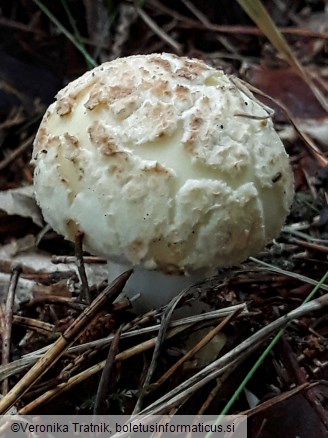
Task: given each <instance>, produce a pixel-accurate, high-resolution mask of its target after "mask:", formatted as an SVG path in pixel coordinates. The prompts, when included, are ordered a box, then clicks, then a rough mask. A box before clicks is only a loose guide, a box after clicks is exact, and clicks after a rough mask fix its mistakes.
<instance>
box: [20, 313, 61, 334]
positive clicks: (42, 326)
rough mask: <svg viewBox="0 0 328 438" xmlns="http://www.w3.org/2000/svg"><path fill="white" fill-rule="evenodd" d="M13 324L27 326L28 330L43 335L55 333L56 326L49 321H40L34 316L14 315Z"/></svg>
mask: <svg viewBox="0 0 328 438" xmlns="http://www.w3.org/2000/svg"><path fill="white" fill-rule="evenodd" d="M13 324H16V325H19V326H21V327H26V328H27V329H28V330H33V331H35V332H37V333H41V334H43V335H49V334H50V333H51V334H54V333H55V326H54V325H53V324H49V323H48V322H44V321H39V320H37V319H33V318H26V317H25V316H18V315H14V316H13Z"/></svg>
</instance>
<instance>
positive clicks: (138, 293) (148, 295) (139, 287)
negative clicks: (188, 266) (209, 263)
mask: <svg viewBox="0 0 328 438" xmlns="http://www.w3.org/2000/svg"><path fill="white" fill-rule="evenodd" d="M107 267H108V279H109V281H112V279H113V278H116V277H118V276H119V275H120V274H122V272H125V271H127V270H128V269H130V268H131V266H127V265H122V264H118V263H114V262H111V261H108V262H107ZM133 270H134V272H133V274H132V276H131V277H130V279H129V281H128V283H127V284H126V286H125V288H124V294H125V295H126V296H127V297H128V298H130V299H131V298H134V297H137V298H136V299H135V300H133V303H132V307H133V310H134V311H135V312H137V313H144V312H147V311H149V310H151V309H154V308H159V307H161V306H164V305H166V304H168V303H169V302H170V301H171V299H172V298H174V297H175V296H176V295H177V294H178V293H179V292H181V291H182V290H183V289H186V288H189V287H191V286H193V285H195V284H196V283H199V282H200V281H201V280H204V277H205V273H204V270H199V271H197V272H195V273H193V274H191V275H188V276H184V275H169V274H164V273H162V272H159V271H149V270H147V269H143V268H141V267H133ZM193 313H198V312H197V311H193Z"/></svg>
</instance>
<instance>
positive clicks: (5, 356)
mask: <svg viewBox="0 0 328 438" xmlns="http://www.w3.org/2000/svg"><path fill="white" fill-rule="evenodd" d="M21 272H22V268H21V266H20V265H17V266H15V267H14V268H13V270H12V275H11V278H10V283H9V287H8V293H7V300H6V308H5V315H4V327H3V330H1V337H2V354H1V363H2V365H7V364H8V363H9V357H10V343H11V331H12V324H13V306H14V301H15V293H16V288H17V284H18V279H19V275H20V273H21ZM8 389H9V384H8V380H7V379H5V380H4V381H3V383H2V394H3V395H5V394H7V392H8Z"/></svg>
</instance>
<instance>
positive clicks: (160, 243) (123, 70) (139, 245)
mask: <svg viewBox="0 0 328 438" xmlns="http://www.w3.org/2000/svg"><path fill="white" fill-rule="evenodd" d="M241 115H242V116H241ZM263 120H265V123H263ZM41 151H42V153H41ZM45 152H47V153H45ZM33 156H34V163H35V179H34V184H35V194H36V199H37V201H38V203H39V205H40V207H41V208H42V211H43V214H44V218H45V220H46V221H47V222H48V223H49V224H50V225H51V226H52V227H53V228H54V229H55V230H56V231H58V232H59V233H61V234H63V235H64V236H65V237H66V238H69V239H72V229H71V226H70V225H69V224H72V223H75V224H78V228H79V231H81V232H83V233H84V244H85V249H86V250H88V251H90V252H91V253H94V254H99V255H102V256H105V257H107V258H108V259H109V260H110V261H111V262H112V264H111V267H112V268H111V270H112V273H113V275H114V274H115V273H119V271H120V270H123V269H124V268H123V267H122V266H124V267H125V266H128V267H129V266H131V265H133V266H134V267H136V270H135V272H136V273H135V274H134V277H133V278H134V279H135V281H136V283H139V284H138V285H137V289H138V292H141V293H143V294H146V295H147V293H149V294H150V295H151V293H152V292H153V291H154V290H155V291H156V293H155V294H153V296H154V295H155V296H156V298H157V297H158V296H159V292H160V286H159V283H158V282H160V283H161V284H163V287H162V289H163V294H164V295H165V294H169V292H171V296H172V294H175V293H176V292H178V291H179V289H180V288H181V287H185V286H186V285H188V284H189V283H190V282H191V281H194V280H195V279H196V278H199V276H200V273H201V275H203V273H205V272H207V271H209V270H213V269H215V268H218V267H228V266H232V265H234V264H237V263H239V262H241V261H243V260H245V259H246V258H247V257H248V256H250V255H254V254H257V253H258V252H259V251H260V250H261V249H262V248H263V247H264V245H265V244H266V243H267V242H268V241H270V240H271V239H272V238H274V237H275V236H277V234H279V232H280V229H281V227H282V225H283V223H284V221H285V218H286V215H287V214H288V211H289V208H290V205H291V202H292V197H293V176H292V171H291V168H290V165H289V160H288V156H287V154H286V152H285V149H284V146H283V144H282V142H281V141H280V139H279V137H278V134H277V133H276V132H275V130H274V127H273V123H272V120H271V110H270V109H269V108H267V107H266V106H264V105H262V104H260V103H259V102H258V101H257V100H256V99H255V98H254V96H253V95H252V94H251V92H250V91H249V90H248V89H247V88H246V87H245V85H244V84H242V83H241V82H240V81H239V80H238V79H237V78H234V77H229V76H227V75H225V74H224V73H223V72H222V71H220V70H216V69H214V68H212V67H210V66H208V65H206V64H205V63H203V62H202V61H199V60H190V59H188V58H183V57H177V56H175V55H171V54H166V53H163V54H152V55H137V56H131V57H127V58H122V59H116V60H114V61H111V62H108V63H105V64H103V65H101V66H100V67H97V68H95V69H94V70H92V71H90V72H87V73H86V74H84V75H83V76H82V77H80V78H78V79H76V80H75V81H73V82H72V83H70V84H68V85H67V86H66V87H65V88H64V89H63V90H61V91H60V92H59V93H58V95H57V100H56V102H54V103H53V104H52V105H51V106H50V107H49V108H48V110H47V112H46V114H45V116H44V118H43V121H42V123H41V126H40V129H39V133H38V135H37V137H36V139H35V143H34V153H33ZM74 157H76V159H74V160H75V161H74V160H73V158H74ZM77 166H78V167H77ZM121 265H122V266H121ZM166 274H171V275H166ZM177 274H179V275H177ZM147 278H148V280H149V281H148V280H147ZM131 281H132V279H131V280H130V284H131ZM147 282H148V285H147V284H146V283H147ZM154 282H155V283H154ZM147 289H149V290H148V291H147ZM148 299H149V300H150V297H147V300H148ZM168 299H169V298H167V300H168ZM161 302H165V298H164V299H159V300H157V301H156V300H155V301H153V303H151V304H150V305H149V306H148V307H151V306H152V305H157V304H159V303H161Z"/></svg>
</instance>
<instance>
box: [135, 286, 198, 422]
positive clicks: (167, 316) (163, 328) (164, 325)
mask: <svg viewBox="0 0 328 438" xmlns="http://www.w3.org/2000/svg"><path fill="white" fill-rule="evenodd" d="M189 290H190V288H186V289H184V290H182V291H181V292H180V293H179V294H178V295H177V296H176V297H175V298H173V299H172V300H171V301H170V302H169V304H168V305H167V306H166V309H165V311H164V314H163V317H162V321H161V325H160V328H159V332H158V336H157V340H156V345H155V348H154V352H153V356H152V358H151V362H150V365H149V369H148V372H147V375H146V378H145V381H144V383H143V386H144V388H145V389H146V390H145V391H142V392H141V393H140V396H139V398H138V400H137V403H136V405H135V407H134V410H133V415H135V414H137V413H138V412H139V411H140V409H141V405H142V402H143V399H144V397H145V395H146V393H147V387H148V385H149V384H150V381H151V378H152V375H153V373H154V371H155V368H156V364H157V359H158V356H159V352H160V349H161V347H162V344H163V342H164V340H165V336H166V332H167V330H168V328H169V324H170V321H171V317H172V314H173V312H174V309H175V308H176V306H177V304H178V303H179V301H180V300H181V298H182V297H183V296H184V295H185V294H186V293H188V292H189Z"/></svg>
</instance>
